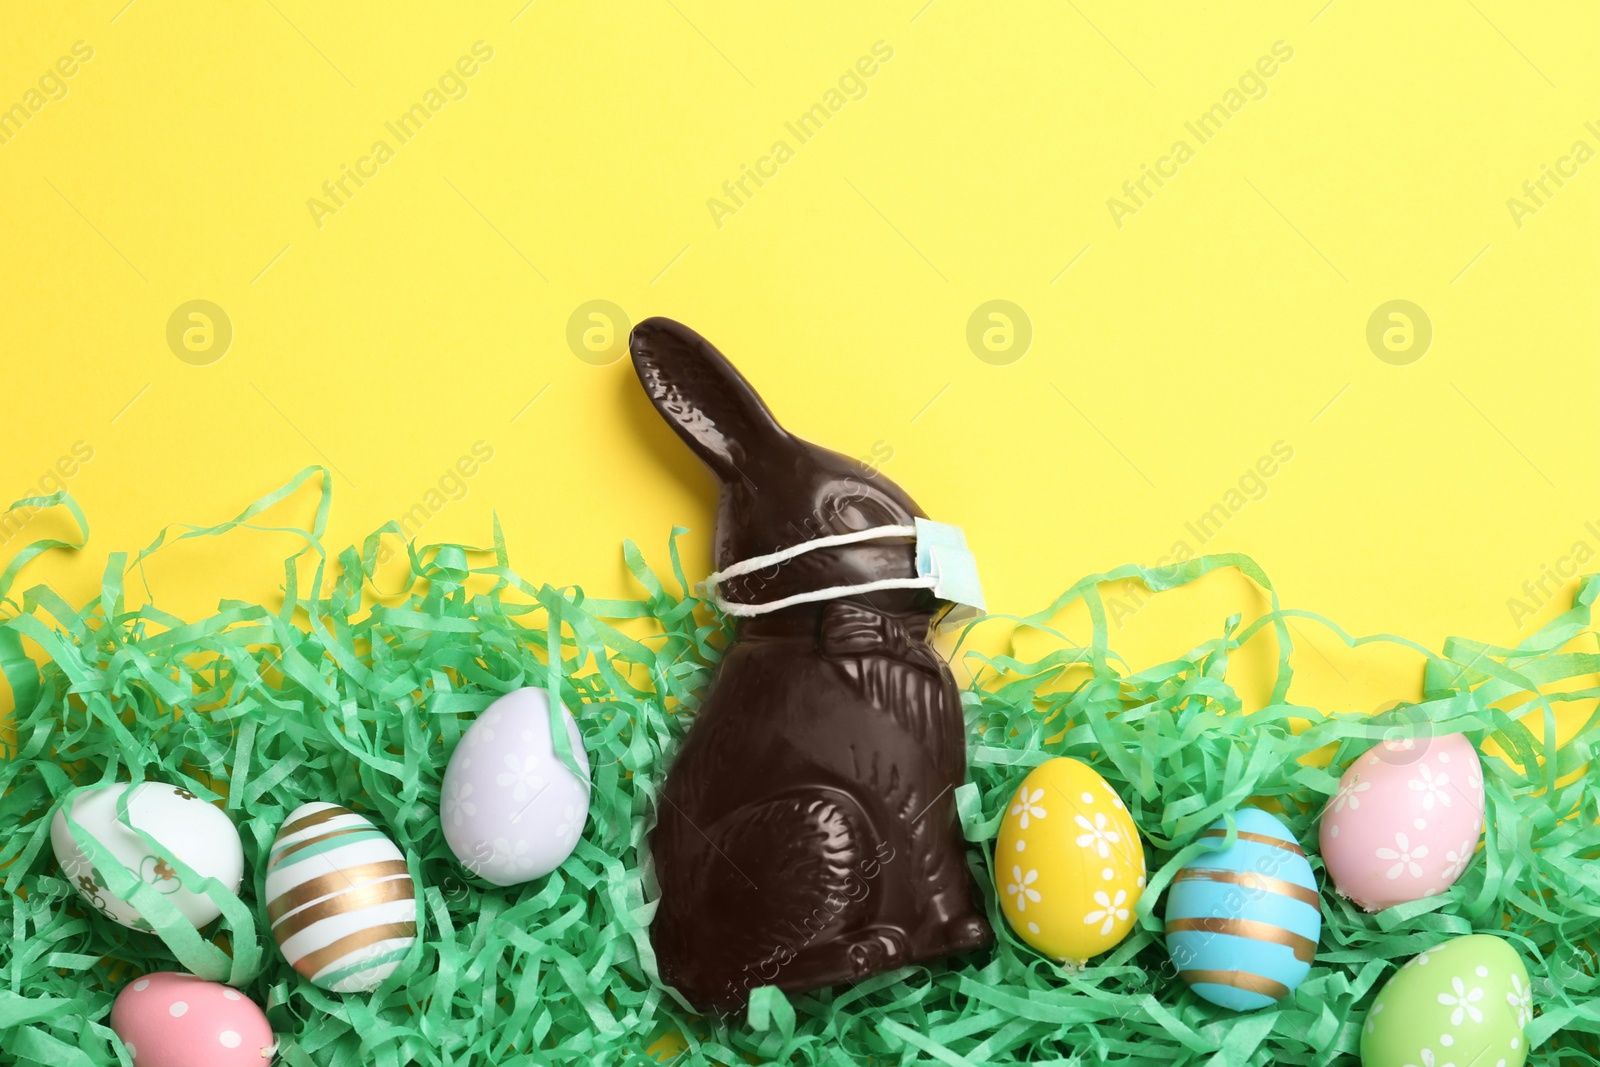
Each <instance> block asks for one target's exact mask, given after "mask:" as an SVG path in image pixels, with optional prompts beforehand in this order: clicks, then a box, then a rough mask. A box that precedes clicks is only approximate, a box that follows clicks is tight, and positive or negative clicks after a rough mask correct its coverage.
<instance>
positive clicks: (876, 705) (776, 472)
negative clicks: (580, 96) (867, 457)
mask: <svg viewBox="0 0 1600 1067" xmlns="http://www.w3.org/2000/svg"><path fill="white" fill-rule="evenodd" d="M629 348H630V350H631V352H632V355H633V365H634V369H635V370H636V371H637V372H638V375H639V380H640V382H642V383H643V385H644V389H645V392H646V393H647V394H648V395H649V397H650V400H651V402H652V403H653V404H654V405H655V407H656V410H657V411H658V412H660V414H661V417H662V418H664V419H665V420H666V421H667V423H668V424H669V425H670V426H671V427H672V428H673V429H674V430H676V431H677V433H678V436H680V437H681V438H683V440H684V441H685V442H686V443H687V444H688V445H689V447H690V448H691V449H692V450H693V451H694V452H695V454H696V455H698V456H699V457H700V458H701V459H702V460H703V461H704V462H705V463H706V464H707V465H708V466H709V467H710V468H711V470H712V471H713V473H715V475H716V476H717V478H718V479H719V480H720V482H721V502H720V506H719V508H718V512H717V523H716V544H715V558H716V562H717V566H718V567H719V568H724V569H727V568H729V566H730V565H731V564H734V563H736V562H737V561H745V560H754V559H757V558H758V557H762V556H766V555H769V554H773V553H779V552H781V550H784V549H787V548H792V547H795V546H798V545H801V544H804V543H807V542H812V541H817V540H819V539H822V538H830V537H833V536H834V535H849V534H854V533H859V532H862V531H868V530H874V529H876V528H879V527H884V526H891V527H893V526H907V527H909V526H911V525H912V524H913V523H914V522H915V520H916V519H918V518H919V517H921V516H922V512H921V510H920V509H919V508H918V507H917V505H916V504H915V503H914V502H913V501H912V500H911V498H910V497H908V496H907V495H906V494H905V492H904V491H903V490H901V489H900V487H899V486H897V485H895V484H894V483H892V482H891V481H889V479H888V478H886V477H884V476H883V475H882V474H876V473H870V472H867V471H866V470H865V469H864V468H863V467H862V465H861V464H858V463H856V462H855V461H853V460H850V459H848V458H846V457H845V456H842V455H840V454H838V453H836V452H831V451H828V450H827V449H824V448H820V447H818V446H816V445H813V444H810V443H808V442H806V441H802V440H800V439H799V438H797V437H794V436H792V435H790V434H789V433H787V432H786V431H785V430H784V429H783V428H782V427H780V426H779V425H778V423H777V422H776V421H775V420H774V419H773V417H772V414H771V412H769V411H768V410H767V407H766V405H765V404H763V403H762V402H761V398H760V397H759V396H757V395H756V393H755V390H753V389H752V388H751V387H750V384H749V383H748V382H746V381H745V380H744V378H743V377H742V376H741V375H740V374H739V372H738V371H736V370H735V369H734V368H733V366H732V365H731V364H730V363H729V362H728V360H727V359H726V358H725V357H723V355H722V354H721V353H720V352H718V351H717V350H716V349H715V348H714V347H712V345H711V344H710V343H709V342H707V341H706V340H705V339H704V338H702V337H701V336H700V335H699V334H697V333H695V332H694V331H692V330H690V329H689V328H687V327H685V326H683V325H681V324H679V323H676V322H673V321H671V320H670V319H662V318H654V319H649V320H646V321H645V322H642V323H640V324H639V325H638V326H637V327H635V328H634V330H633V334H632V336H631V338H630V339H629ZM846 540H848V538H846ZM733 570H734V571H735V572H737V571H739V568H737V567H735V568H733ZM917 576H918V569H917V553H916V545H915V544H914V537H913V536H911V535H909V534H907V535H903V536H894V537H889V538H884V537H880V536H876V535H873V537H872V539H871V540H860V541H856V542H854V543H846V544H839V543H829V544H827V545H825V546H822V547H816V548H814V549H812V550H808V551H805V552H804V553H803V554H799V555H796V556H794V557H793V558H788V559H785V560H782V561H779V562H772V563H770V564H769V565H767V566H765V567H764V568H763V569H761V570H759V571H753V572H751V573H743V574H736V576H731V577H728V578H726V579H725V580H723V581H722V582H721V583H720V585H719V586H718V587H717V594H718V595H719V596H720V597H721V598H722V599H723V603H724V606H725V607H727V608H729V610H731V611H734V612H735V613H741V612H745V611H747V610H752V609H756V610H759V608H756V607H755V606H768V607H769V606H770V605H771V604H772V602H773V601H786V600H789V599H790V598H795V599H802V598H803V597H804V596H805V595H806V594H808V593H809V594H815V593H818V592H821V591H824V590H837V589H840V588H848V587H853V586H860V585H864V584H867V583H878V584H880V585H882V584H885V583H887V584H891V585H892V584H895V581H896V580H902V581H903V580H910V579H915V578H917ZM942 606H943V605H942V603H941V602H940V601H939V600H937V599H935V597H934V595H933V593H932V592H931V591H930V590H929V589H925V588H880V589H878V590H876V591H871V592H859V593H854V594H849V595H832V594H829V598H828V599H823V600H818V601H815V602H800V603H795V604H793V605H792V606H789V607H784V608H781V609H780V610H773V611H770V612H769V613H763V614H759V615H756V616H755V617H751V618H746V619H742V620H741V622H740V624H739V628H738V630H737V632H736V634H735V637H734V640H733V642H732V644H731V646H730V647H729V649H728V652H727V655H726V656H725V657H724V658H723V660H722V662H721V664H720V665H719V667H718V670H717V675H716V677H715V679H714V680H713V682H712V684H711V688H710V690H709V692H708V693H707V695H706V697H705V700H704V702H703V703H702V705H701V707H700V710H699V714H698V717H697V719H696V721H695V724H694V726H693V728H692V729H691V731H690V733H689V736H688V737H687V739H686V740H685V741H684V744H683V747H682V749H681V750H680V751H679V753H678V755H677V758H676V761H675V762H674V763H673V765H672V767H671V769H670V771H669V773H668V775H667V779H666V782H665V784H664V786H663V788H662V792H661V803H660V805H659V808H658V812H657V823H656V827H655V829H654V831H653V832H652V834H651V839H650V845H651V852H652V854H653V856H654V860H655V868H656V876H657V881H658V883H659V885H660V889H661V900H660V906H659V909H658V910H657V912H656V916H655V921H654V923H653V925H652V926H651V939H652V942H653V943H654V945H655V950H656V956H657V960H658V963H659V966H660V972H661V977H662V979H663V980H664V981H665V982H667V983H668V984H670V985H672V986H674V987H676V988H677V989H678V990H679V991H680V992H682V993H683V994H684V996H685V997H686V998H687V999H688V1000H689V1001H690V1002H691V1003H692V1004H694V1005H696V1006H697V1007H699V1008H702V1009H718V1010H727V1009H730V1008H735V1007H738V1006H739V1005H742V1004H743V1003H744V1002H745V1001H746V1000H747V998H748V994H749V991H750V990H751V989H753V988H755V987H757V986H762V985H776V986H779V987H781V988H783V989H786V990H791V991H797V992H798V991H804V990H809V989H815V988H818V987H820V986H825V985H830V984H833V983H837V982H846V981H855V980H859V979H861V978H865V977H867V976H868V975H872V974H876V973H879V972H882V971H887V970H892V969H894V968H897V967H902V966H905V965H907V964H912V963H917V962H920V961H925V960H931V959H934V958H936V957H940V956H945V955H949V954H952V953H959V952H966V951H968V950H971V949H977V948H984V947H987V946H989V945H990V944H992V943H993V940H994V935H993V934H992V932H991V931H990V929H989V924H988V922H987V921H986V920H985V918H984V916H983V914H982V912H981V911H980V910H979V908H978V907H977V906H975V904H974V894H973V892H972V889H971V885H970V881H969V877H968V872H967V868H966V863H965V849H964V844H963V841H962V837H961V830H960V826H959V823H958V820H957V817H956V809H955V796H954V792H955V788H956V787H957V786H959V785H960V784H961V783H962V781H963V780H964V778H965V776H966V737H965V726H964V722H963V719H962V714H961V703H960V697H959V693H958V691H957V689H956V685H955V681H954V679H953V678H952V677H951V675H950V671H949V669H948V668H947V667H946V666H945V664H944V662H943V661H942V660H941V659H940V658H939V657H938V656H937V655H936V654H935V653H934V651H933V649H932V648H931V647H930V646H929V644H928V642H927V633H928V626H929V623H930V621H931V619H932V617H933V616H934V614H935V613H936V612H937V611H938V610H940V608H941V607H942Z"/></svg>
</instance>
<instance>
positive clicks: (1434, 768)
mask: <svg viewBox="0 0 1600 1067" xmlns="http://www.w3.org/2000/svg"><path fill="white" fill-rule="evenodd" d="M1482 832H1483V765H1482V764H1481V763H1480V762H1479V761H1478V753H1477V750H1476V749H1474V748H1473V747H1472V742H1471V741H1468V740H1467V738H1466V737H1465V736H1463V735H1462V734H1446V735H1444V736H1443V737H1421V738H1415V739H1410V740H1404V741H1384V742H1382V743H1381V744H1378V745H1375V746H1374V747H1373V748H1371V749H1369V750H1368V751H1367V752H1365V753H1363V754H1362V755H1360V756H1358V757H1357V758H1356V761H1355V762H1354V763H1352V764H1351V765H1350V766H1349V768H1347V769H1346V770H1345V772H1344V777H1342V778H1340V779H1339V792H1338V793H1337V794H1335V795H1334V796H1333V798H1332V799H1330V800H1329V801H1328V806H1327V807H1326V808H1325V809H1324V810H1323V813H1322V833H1321V841H1322V860H1323V863H1324V864H1326V866H1327V869H1328V874H1329V876H1330V877H1331V878H1332V879H1333V885H1334V888H1335V889H1336V890H1338V892H1339V894H1340V895H1341V896H1344V897H1347V898H1348V899H1350V900H1353V901H1355V903H1356V904H1358V905H1360V906H1361V907H1362V908H1365V909H1366V910H1367V911H1373V912H1376V911H1382V910H1383V909H1384V908H1392V907H1394V906H1395V905H1396V904H1404V903H1407V902H1408V901H1412V900H1421V899H1423V898H1424V897H1431V896H1434V895H1436V894H1439V893H1442V892H1444V891H1445V890H1446V889H1448V888H1450V886H1452V885H1454V884H1455V881H1456V879H1457V878H1460V877H1461V872H1462V871H1463V870H1465V869H1466V867H1467V864H1469V863H1471V862H1472V853H1473V850H1474V849H1476V848H1477V847H1478V836H1479V835H1480V834H1481V833H1482Z"/></svg>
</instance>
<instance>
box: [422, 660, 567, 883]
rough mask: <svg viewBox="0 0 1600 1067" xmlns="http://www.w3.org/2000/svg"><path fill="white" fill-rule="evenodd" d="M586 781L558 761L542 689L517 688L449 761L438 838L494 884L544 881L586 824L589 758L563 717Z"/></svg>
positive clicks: (471, 730)
mask: <svg viewBox="0 0 1600 1067" xmlns="http://www.w3.org/2000/svg"><path fill="white" fill-rule="evenodd" d="M561 718H562V722H563V725H564V726H565V727H566V731H567V740H568V742H569V743H570V745H571V747H572V755H573V759H574V761H575V762H576V763H577V765H578V767H579V768H580V769H582V771H583V773H584V777H583V778H580V777H578V776H577V775H575V774H573V773H572V771H571V770H569V769H568V768H567V766H566V764H564V763H562V762H561V758H560V756H558V755H557V754H556V751H555V744H554V739H553V738H552V737H551V731H550V699H549V697H548V696H546V694H545V691H544V690H543V689H533V688H527V689H518V690H517V691H516V692H514V693H507V694H506V695H505V696H503V697H501V698H500V699H499V700H496V701H495V702H494V703H493V704H490V705H489V706H488V707H487V708H485V709H484V712H483V714H482V715H480V716H479V717H478V721H477V722H475V723H473V724H472V725H471V726H470V727H469V728H468V729H467V732H466V734H464V735H463V736H462V738H461V743H460V744H459V745H457V746H456V749H455V751H454V752H453V753H451V754H450V762H449V764H448V765H447V766H446V767H445V771H444V781H443V783H442V785H441V790H440V791H441V794H442V800H441V803H440V815H441V818H442V821H443V825H444V839H445V841H446V842H447V843H448V844H449V845H450V850H451V851H452V852H454V853H455V854H456V858H457V859H459V860H460V861H461V862H462V863H463V864H464V865H465V866H466V868H467V869H468V870H470V871H471V872H472V873H474V874H476V875H478V876H479V877H480V878H483V879H485V880H486V881H490V882H493V883H494V884H495V885H516V884H517V883H519V882H527V881H531V880H533V879H535V878H542V877H544V876H545V875H547V874H549V873H550V872H551V871H553V870H555V869H556V868H557V867H559V866H561V863H562V861H563V860H565V859H566V858H567V857H568V856H570V855H572V850H573V849H574V848H575V847H577V844H578V838H579V836H580V835H581V834H582V833H583V827H584V823H586V822H587V821H588V819H589V786H588V783H587V781H586V779H587V777H588V773H589V757H588V756H587V755H586V754H585V753H584V751H583V735H582V734H580V733H579V732H578V724H577V722H576V721H574V720H573V718H572V714H571V712H569V711H567V710H566V709H565V708H563V709H562V710H561Z"/></svg>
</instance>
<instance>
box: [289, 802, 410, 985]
mask: <svg viewBox="0 0 1600 1067" xmlns="http://www.w3.org/2000/svg"><path fill="white" fill-rule="evenodd" d="M267 919H268V921H269V922H270V923H271V924H272V936H273V937H274V938H275V939H276V940H277V942H278V947H279V948H280V949H282V950H283V955H284V958H285V959H287V960H288V961H289V964H290V965H291V966H292V967H294V969H295V970H296V971H299V972H300V974H302V975H303V976H305V977H306V978H308V979H310V980H311V981H312V982H313V983H315V984H316V985H319V986H321V987H322V988H324V989H327V990H330V991H332V992H335V993H354V992H364V991H366V990H369V989H373V988H376V987H377V985H378V984H379V983H380V982H382V981H383V980H384V979H385V978H388V977H389V976H390V975H391V974H393V973H394V972H395V970H396V969H397V968H399V966H400V965H401V963H403V962H404V960H405V957H406V954H407V953H408V952H409V951H410V950H411V946H412V944H413V943H414V942H415V941H416V939H417V890H416V886H415V885H414V884H413V883H412V881H411V874H410V872H409V871H408V870H407V868H406V861H405V857H404V856H402V855H401V854H400V850H399V849H398V848H396V847H395V845H394V842H393V841H390V840H389V838H388V837H387V836H385V834H384V833H383V831H382V830H379V829H378V828H377V827H376V826H374V825H372V823H371V822H370V821H368V820H367V819H365V818H363V817H362V816H360V815H357V814H356V813H355V812H353V811H351V810H350V809H348V808H343V807H340V806H339V805H338V804H326V803H312V804H302V805H301V806H300V807H298V808H296V809H295V810H294V811H292V812H290V813H289V818H288V820H287V821H286V822H285V823H284V824H283V829H281V830H279V831H278V836H277V838H276V840H274V841H273V843H272V853H271V855H270V856H269V857H268V859H267Z"/></svg>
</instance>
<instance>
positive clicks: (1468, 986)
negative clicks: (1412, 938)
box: [1361, 934, 1533, 1067]
mask: <svg viewBox="0 0 1600 1067" xmlns="http://www.w3.org/2000/svg"><path fill="white" fill-rule="evenodd" d="M1532 1018H1533V994H1532V991H1531V990H1530V989H1529V986H1528V970H1527V968H1526V967H1524V966H1523V965H1522V958H1521V957H1520V956H1518V955H1517V952H1516V949H1514V948H1512V947H1511V945H1510V943H1508V942H1507V941H1505V940H1504V939H1502V938H1499V937H1495V936H1494V935H1492V934H1469V935H1467V936H1466V937H1457V938H1452V939H1451V940H1449V941H1446V942H1445V943H1444V944H1442V945H1440V946H1438V947H1437V948H1430V949H1429V950H1428V951H1426V952H1424V953H1422V954H1420V955H1418V956H1415V957H1413V958H1412V959H1410V960H1409V961H1407V962H1406V965H1405V966H1404V967H1401V968H1400V969H1399V970H1398V971H1396V972H1395V973H1394V974H1393V975H1392V976H1390V978H1389V980H1388V981H1387V982H1385V983H1384V985H1383V988H1382V989H1380V990H1378V995H1377V996H1376V997H1375V998H1373V1001H1372V1007H1371V1009H1370V1010H1368V1012H1367V1021H1366V1024H1365V1025H1364V1026H1362V1028H1361V1063H1362V1065H1363V1067H1404V1065H1407V1064H1422V1065H1427V1067H1445V1065H1447V1064H1460V1065H1461V1067H1467V1065H1468V1064H1471V1065H1473V1067H1522V1064H1523V1063H1524V1061H1526V1060H1527V1058H1528V1041H1527V1037H1526V1035H1525V1034H1524V1033H1523V1030H1524V1029H1525V1028H1526V1027H1527V1025H1528V1022H1529V1020H1531V1019H1532Z"/></svg>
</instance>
